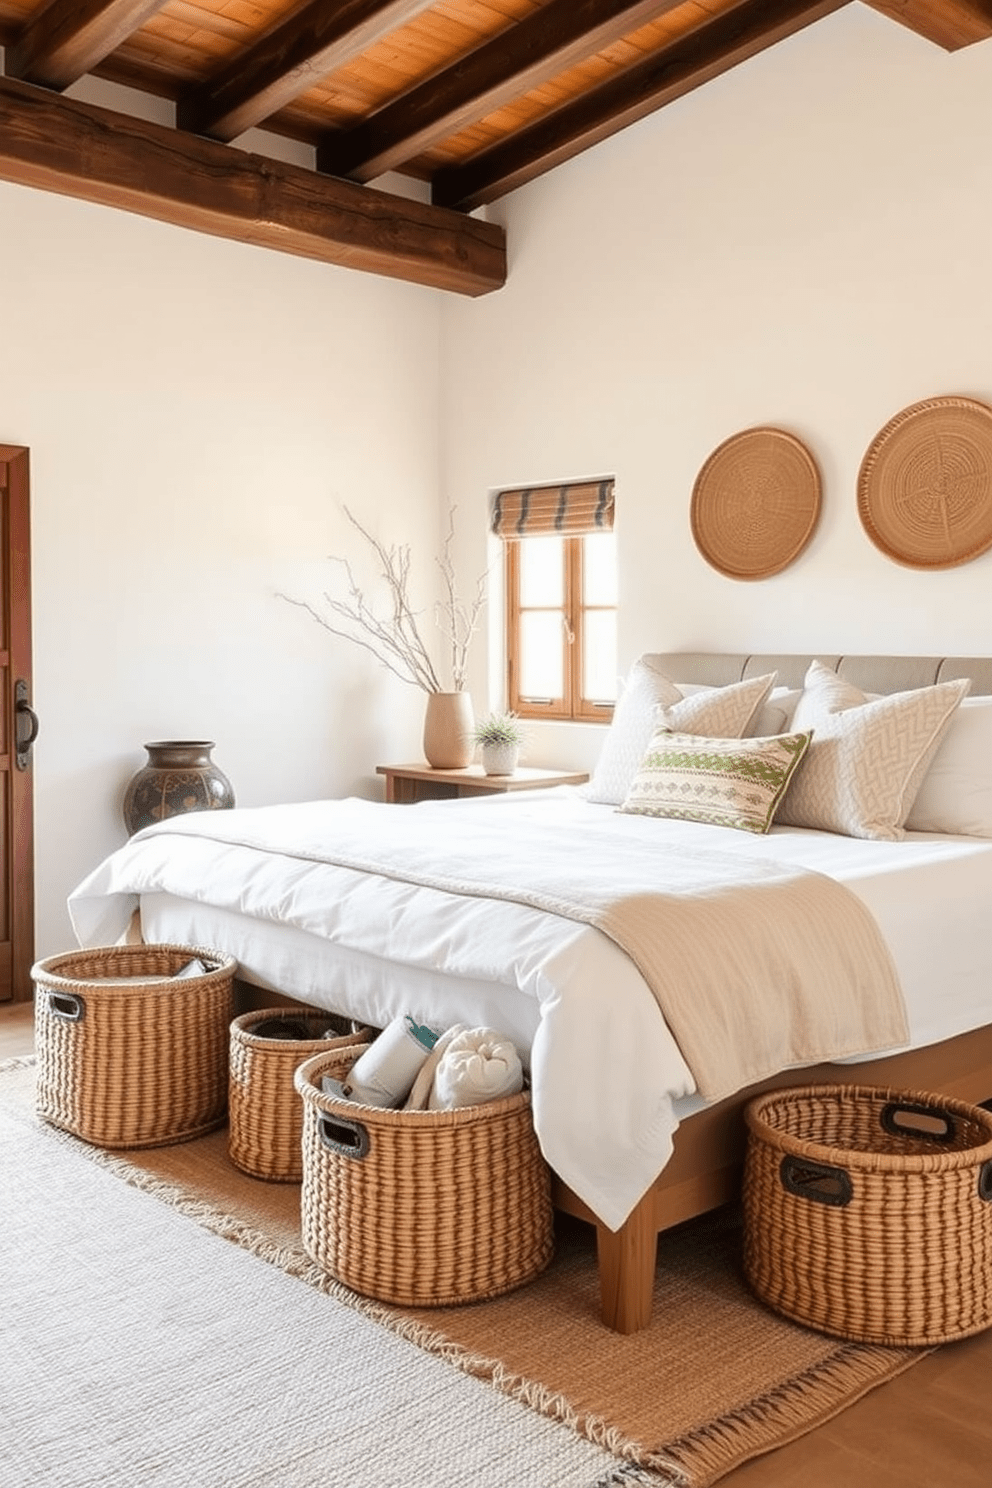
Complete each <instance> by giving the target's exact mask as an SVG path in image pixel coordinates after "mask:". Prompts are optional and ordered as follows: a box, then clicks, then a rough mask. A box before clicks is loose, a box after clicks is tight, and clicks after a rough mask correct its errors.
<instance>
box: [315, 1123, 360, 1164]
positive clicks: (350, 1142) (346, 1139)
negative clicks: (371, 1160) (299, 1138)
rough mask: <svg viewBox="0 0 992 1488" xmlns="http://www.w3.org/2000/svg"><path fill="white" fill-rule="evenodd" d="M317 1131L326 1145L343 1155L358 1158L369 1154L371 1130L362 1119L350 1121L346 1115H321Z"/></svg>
mask: <svg viewBox="0 0 992 1488" xmlns="http://www.w3.org/2000/svg"><path fill="white" fill-rule="evenodd" d="M317 1131H318V1133H319V1134H320V1140H321V1141H322V1142H323V1144H324V1146H325V1147H328V1148H330V1150H331V1151H332V1152H338V1153H340V1154H341V1156H342V1157H354V1158H356V1159H358V1158H363V1157H366V1156H367V1155H368V1150H369V1131H368V1127H367V1126H363V1125H362V1123H361V1122H360V1121H349V1120H348V1119H347V1118H346V1117H344V1116H321V1117H320V1119H319V1121H318V1122H317Z"/></svg>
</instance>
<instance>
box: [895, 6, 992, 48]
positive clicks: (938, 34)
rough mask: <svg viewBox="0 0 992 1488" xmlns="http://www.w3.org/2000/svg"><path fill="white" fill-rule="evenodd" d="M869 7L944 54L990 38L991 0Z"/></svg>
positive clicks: (991, 20)
mask: <svg viewBox="0 0 992 1488" xmlns="http://www.w3.org/2000/svg"><path fill="white" fill-rule="evenodd" d="M868 4H869V5H870V7H871V9H872V10H877V11H878V12H879V14H880V15H884V16H888V17H889V19H890V20H893V21H899V22H900V24H901V25H903V26H908V27H909V29H910V31H915V32H916V34H917V36H922V37H923V38H924V40H925V41H932V42H934V43H935V44H936V45H937V46H939V47H943V48H944V50H945V51H947V52H956V51H958V50H959V49H960V48H961V47H966V46H971V45H972V43H973V42H976V41H987V40H988V38H989V37H990V36H992V3H990V0H868Z"/></svg>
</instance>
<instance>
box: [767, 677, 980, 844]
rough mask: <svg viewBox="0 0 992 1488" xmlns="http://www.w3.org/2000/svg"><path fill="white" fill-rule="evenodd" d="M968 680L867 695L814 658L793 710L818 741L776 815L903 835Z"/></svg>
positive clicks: (858, 833) (864, 833) (890, 837)
mask: <svg viewBox="0 0 992 1488" xmlns="http://www.w3.org/2000/svg"><path fill="white" fill-rule="evenodd" d="M969 685H970V684H969V683H968V682H967V681H962V682H942V683H939V684H938V685H937V686H936V687H919V688H914V689H913V690H912V691H911V692H896V693H892V694H891V695H890V696H888V697H881V698H879V699H878V700H877V701H874V702H869V701H867V700H866V698H865V694H864V693H863V692H860V691H859V689H858V688H856V687H853V686H852V685H851V684H850V683H849V682H844V681H842V680H841V678H840V677H838V676H837V674H836V673H835V672H832V671H830V669H829V668H828V667H825V666H823V665H822V663H821V662H817V661H814V662H813V663H812V665H811V666H810V669H809V671H808V672H807V674H806V686H805V688H804V690H803V696H802V697H801V698H800V699H799V702H798V703H797V704H796V710H795V712H794V714H793V716H792V728H793V730H794V731H796V732H800V731H806V730H808V729H810V728H811V729H812V730H813V742H812V743H811V744H810V747H809V749H808V750H807V752H806V756H805V758H804V759H803V761H802V763H801V764H800V766H799V768H798V770H797V771H796V773H795V775H794V776H793V778H792V783H791V785H790V786H789V789H788V791H787V793H786V796H785V800H784V801H783V802H782V805H781V807H780V808H779V811H778V813H777V815H776V821H777V822H779V823H781V824H782V825H784V826H792V827H814V828H816V829H818V830H819V831H824V832H840V833H842V834H843V835H844V836H847V837H866V838H871V839H874V840H876V841H882V842H898V841H899V840H901V839H902V837H904V836H905V832H904V830H903V827H904V823H905V821H906V818H907V817H908V815H909V812H910V809H911V807H912V805H913V802H914V801H915V799H916V794H917V792H918V790H919V788H920V785H921V784H922V781H923V777H924V775H925V773H926V771H927V768H928V766H929V764H930V762H931V760H932V759H933V757H934V755H935V753H936V751H937V748H938V746H939V744H940V741H941V738H942V737H943V735H944V732H945V730H946V729H947V727H948V725H949V724H950V721H951V717H952V715H953V713H954V710H955V708H957V706H958V704H959V703H960V701H961V699H962V698H963V697H964V695H965V693H966V692H967V691H968V687H969ZM859 700H860V701H859Z"/></svg>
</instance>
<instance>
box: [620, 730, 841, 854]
mask: <svg viewBox="0 0 992 1488" xmlns="http://www.w3.org/2000/svg"><path fill="white" fill-rule="evenodd" d="M811 738H812V732H809V733H805V734H778V735H774V736H772V737H770V738H764V739H705V738H701V737H700V736H699V735H697V734H673V733H672V732H671V731H670V730H668V729H659V730H658V731H657V733H656V734H655V735H654V737H653V738H652V740H651V743H650V744H649V745H648V749H647V753H646V754H645V756H644V758H643V759H642V760H641V763H640V767H639V769H638V771H637V774H636V775H635V777H634V782H633V784H632V785H631V787H630V790H629V791H628V792H627V797H626V800H625V801H624V802H623V805H622V806H621V807H620V810H621V811H625V812H628V813H631V814H633V815H636V816H664V817H677V818H679V819H680V820H682V821H695V822H708V823H709V824H710V825H711V826H714V827H736V828H737V829H738V830H739V831H742V832H767V831H768V828H769V827H770V826H771V824H772V820H773V818H774V816H775V812H776V810H777V809H778V806H779V803H780V802H781V800H782V797H783V796H784V795H785V791H786V787H787V786H788V784H789V781H790V780H791V779H792V775H793V772H794V770H795V768H796V766H797V765H798V764H799V761H800V760H801V759H802V757H803V755H804V754H805V753H806V750H807V749H808V748H809V741H810V739H811Z"/></svg>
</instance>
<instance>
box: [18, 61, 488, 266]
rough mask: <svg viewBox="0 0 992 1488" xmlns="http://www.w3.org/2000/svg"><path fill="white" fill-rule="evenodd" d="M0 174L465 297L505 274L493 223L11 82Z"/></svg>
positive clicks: (27, 184) (216, 233)
mask: <svg viewBox="0 0 992 1488" xmlns="http://www.w3.org/2000/svg"><path fill="white" fill-rule="evenodd" d="M0 179H3V180H6V181H16V182H18V183H19V184H21V185H23V186H35V187H38V188H40V189H41V190H43V191H54V192H58V193H59V194H60V195H63V196H76V197H80V198H82V199H83V200H84V201H92V202H101V203H103V204H104V205H105V206H110V207H120V208H122V209H123V210H124V211H128V212H137V213H139V214H140V215H141V216H144V217H155V218H157V219H158V220H159V221H161V222H171V223H174V224H176V225H177V226H179V227H189V228H193V229H195V230H196V231H198V232H205V233H212V234H213V235H214V236H216V237H221V238H232V239H235V240H236V241H238V242H243V243H254V244H256V245H257V246H259V247H263V248H276V249H279V250H280V251H281V252H283V253H293V254H297V255H299V256H300V257H303V258H314V259H319V260H320V261H321V262H323V263H331V264H339V265H341V266H342V267H345V268H352V269H364V270H366V271H367V272H369V273H373V274H384V275H387V276H388V277H390V278H393V279H406V280H410V281H412V282H413V283H415V284H425V285H431V286H432V287H434V288H437V289H450V290H455V291H457V292H459V293H461V294H468V295H478V294H485V293H486V292H487V291H488V290H491V289H498V288H499V287H500V285H502V284H503V283H504V281H505V279H506V240H505V236H504V233H503V230H502V228H500V227H498V226H497V225H496V224H495V223H489V222H482V221H479V220H478V219H477V218H474V217H463V216H461V215H459V214H458V213H456V212H446V211H443V210H441V209H439V208H437V207H431V206H428V205H426V204H425V203H423V202H415V201H408V200H406V199H404V198H402V197H396V196H390V195H389V194H388V193H386V192H384V191H374V190H371V189H370V188H368V187H364V186H356V185H354V184H353V183H352V182H350V181H335V180H332V179H330V178H329V177H327V176H320V175H318V174H317V173H316V171H309V170H304V169H302V168H301V167H299V166H295V165H285V164H283V163H282V162H280V161H275V160H267V159H265V158H263V157H262V156H260V155H249V154H247V153H246V152H245V151H243V150H238V149H236V148H234V147H232V146H231V145H221V144H217V143H216V141H214V140H204V139H199V138H197V137H196V136H195V135H187V134H181V133H179V132H178V131H176V130H174V129H167V128H164V127H163V126H162V125H161V124H152V123H149V122H148V121H146V120H143V119H133V118H131V117H130V116H128V115H124V114H118V113H115V112H112V111H111V110H109V109H103V108H95V107H94V106H93V105H91V104H83V103H78V102H76V100H75V99H67V98H61V97H58V96H57V95H55V94H52V93H49V92H48V91H46V90H45V89H43V88H35V87H32V86H31V85H30V84H28V83H19V82H13V81H11V80H10V79H4V78H0Z"/></svg>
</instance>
